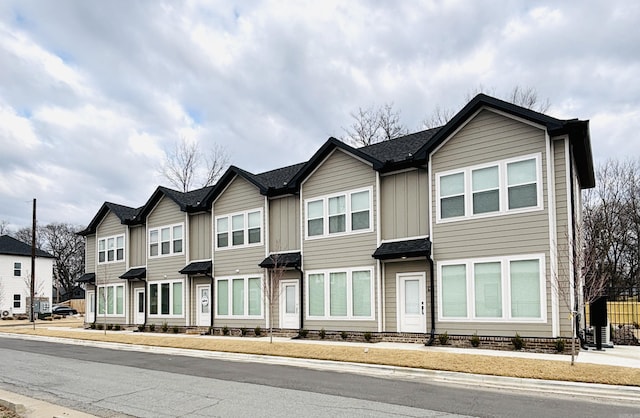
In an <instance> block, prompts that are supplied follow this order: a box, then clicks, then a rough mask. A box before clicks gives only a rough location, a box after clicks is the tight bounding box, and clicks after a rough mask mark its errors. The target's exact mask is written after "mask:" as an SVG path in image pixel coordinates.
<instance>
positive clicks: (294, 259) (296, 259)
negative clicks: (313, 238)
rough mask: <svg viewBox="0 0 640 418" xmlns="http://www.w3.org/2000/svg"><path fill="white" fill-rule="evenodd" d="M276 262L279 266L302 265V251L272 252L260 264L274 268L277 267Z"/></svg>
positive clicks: (263, 266) (260, 265) (267, 267)
mask: <svg viewBox="0 0 640 418" xmlns="http://www.w3.org/2000/svg"><path fill="white" fill-rule="evenodd" d="M276 264H277V266H278V267H300V266H301V264H302V256H301V254H300V252H295V253H277V254H271V255H270V256H269V257H267V258H265V259H264V260H262V262H261V263H260V264H258V266H259V267H262V268H266V269H272V268H274V267H276Z"/></svg>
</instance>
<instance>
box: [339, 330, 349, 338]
mask: <svg viewBox="0 0 640 418" xmlns="http://www.w3.org/2000/svg"><path fill="white" fill-rule="evenodd" d="M340 337H342V339H343V340H346V339H347V338H348V337H349V334H347V331H342V332H341V333H340Z"/></svg>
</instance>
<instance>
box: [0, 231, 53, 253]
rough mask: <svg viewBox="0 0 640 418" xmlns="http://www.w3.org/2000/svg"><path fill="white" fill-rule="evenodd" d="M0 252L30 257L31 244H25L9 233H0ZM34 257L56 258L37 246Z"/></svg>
mask: <svg viewBox="0 0 640 418" xmlns="http://www.w3.org/2000/svg"><path fill="white" fill-rule="evenodd" d="M0 254H6V255H21V256H25V257H31V245H28V244H25V243H24V242H22V241H20V240H17V239H15V238H13V237H10V236H9V235H0ZM36 257H44V258H56V257H55V256H53V255H51V254H49V253H48V252H46V251H42V250H40V249H38V248H36Z"/></svg>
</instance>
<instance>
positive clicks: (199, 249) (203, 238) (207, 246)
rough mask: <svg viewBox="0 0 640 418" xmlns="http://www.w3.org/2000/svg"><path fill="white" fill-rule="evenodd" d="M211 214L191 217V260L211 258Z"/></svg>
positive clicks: (199, 214)
mask: <svg viewBox="0 0 640 418" xmlns="http://www.w3.org/2000/svg"><path fill="white" fill-rule="evenodd" d="M211 240H212V235H211V214H210V213H198V214H195V215H190V216H189V257H190V259H191V260H208V259H210V258H211Z"/></svg>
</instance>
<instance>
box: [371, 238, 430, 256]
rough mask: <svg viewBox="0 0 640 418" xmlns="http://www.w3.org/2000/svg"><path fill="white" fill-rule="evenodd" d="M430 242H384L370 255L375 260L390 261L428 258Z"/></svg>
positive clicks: (425, 240)
mask: <svg viewBox="0 0 640 418" xmlns="http://www.w3.org/2000/svg"><path fill="white" fill-rule="evenodd" d="M430 255H431V241H430V240H429V238H418V239H410V240H406V241H394V242H385V243H383V244H382V245H380V246H379V247H378V248H376V251H375V252H374V253H373V254H372V255H371V256H372V257H373V258H375V259H376V260H392V259H403V258H415V257H429V256H430Z"/></svg>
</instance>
